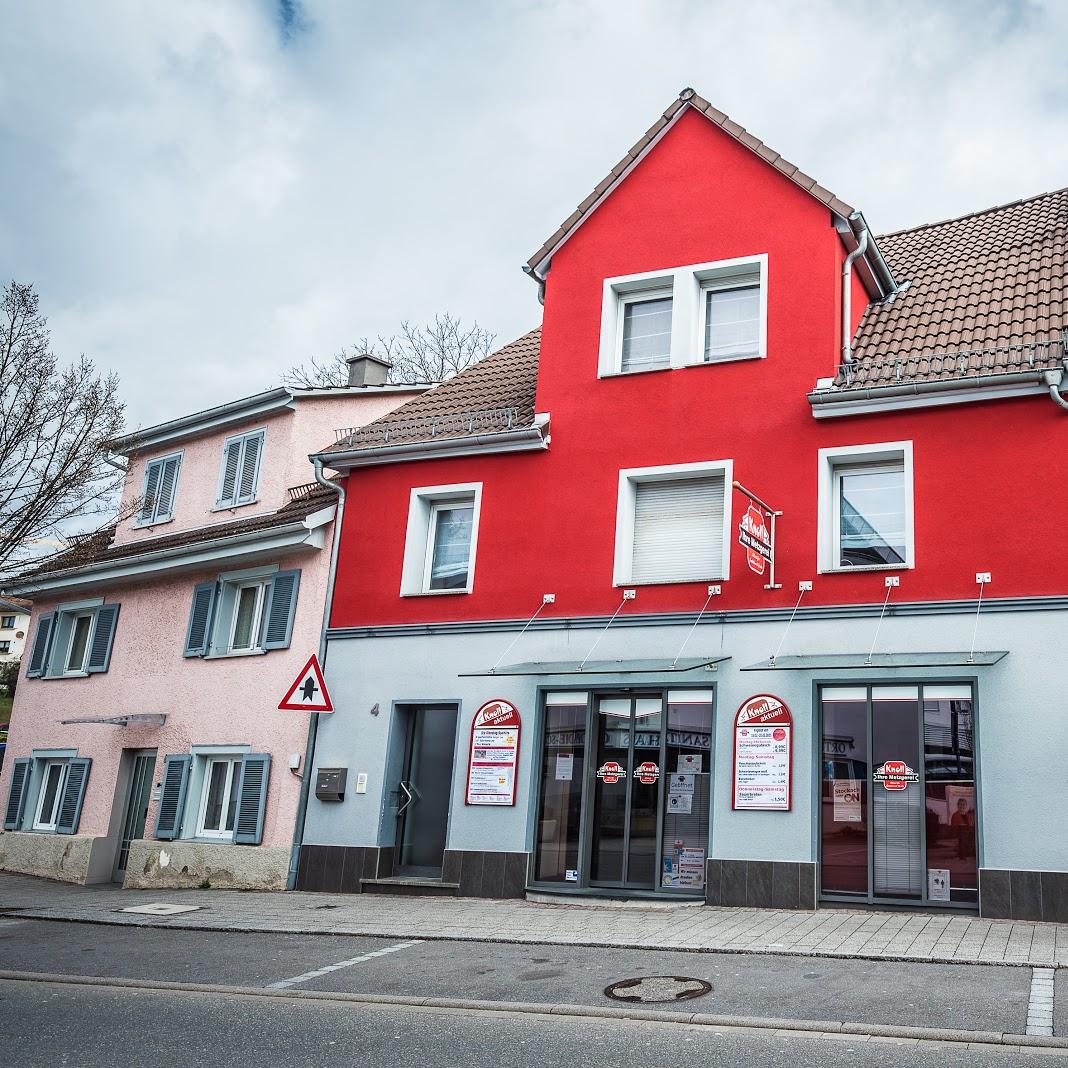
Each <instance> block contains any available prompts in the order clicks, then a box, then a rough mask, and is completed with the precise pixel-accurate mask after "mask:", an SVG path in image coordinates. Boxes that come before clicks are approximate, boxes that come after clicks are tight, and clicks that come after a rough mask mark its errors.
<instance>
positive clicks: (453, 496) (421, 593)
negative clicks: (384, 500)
mask: <svg viewBox="0 0 1068 1068" xmlns="http://www.w3.org/2000/svg"><path fill="white" fill-rule="evenodd" d="M458 503H468V504H471V505H472V516H471V552H470V555H469V557H468V566H467V585H466V586H462V587H459V588H457V589H454V590H432V589H430V579H429V575H430V564H429V560H430V557H431V556H432V554H433V543H432V542H431V540H430V539H431V535H432V533H433V524H434V506H435V505H442V504H458ZM481 511H482V483H481V482H459V483H456V484H454V485H451V486H419V487H416V488H415V489H413V490H412V492H411V496H410V498H409V502H408V528H407V532H406V534H405V538H404V563H403V566H402V568H401V588H400V595H401V596H402V597H441V596H451V595H455V594H465V593H470V592H471V591H472V590H473V589H474V585H475V556H476V553H477V549H478V525H479V516H480V513H481Z"/></svg>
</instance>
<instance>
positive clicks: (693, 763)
mask: <svg viewBox="0 0 1068 1068" xmlns="http://www.w3.org/2000/svg"><path fill="white" fill-rule="evenodd" d="M701 764H702V757H701V754H700V753H679V771H684V772H689V773H690V774H693V773H694V772H700V771H701Z"/></svg>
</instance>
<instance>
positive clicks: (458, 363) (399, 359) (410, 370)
mask: <svg viewBox="0 0 1068 1068" xmlns="http://www.w3.org/2000/svg"><path fill="white" fill-rule="evenodd" d="M496 336H497V335H496V334H491V333H490V332H489V331H488V330H484V329H483V328H482V327H481V326H479V325H478V323H474V324H472V325H471V326H464V325H463V324H462V323H461V322H460V320H459V319H457V318H456V317H455V316H452V315H450V314H449V313H448V312H444V313H442V314H440V315H435V316H434V321H433V322H431V323H427V324H426V325H425V326H415V325H414V324H412V323H410V322H407V321H405V322H403V323H401V326H400V332H399V333H398V334H393V335H391V336H390V337H385V336H384V335H382V334H379V335H378V337H377V338H376V339H375V340H374V341H371V340H370V339H369V338H366V337H362V338H360V339H359V340H358V341H357V342H356V343H355V344H354V345H353V346H352V349H351V350H350V351H346V350H345V349H342V350H341V351H340V352H338V353H336V354H335V355H334V356H332V357H331V358H329V359H326V360H319V359H317V358H315V357H314V356H313V357H312V358H311V359H310V360H309V361H308V362H307V363H304V364H301V365H300V366H299V367H292V368H290V369H289V370H288V371H287V372H286V373H285V374H284V375H283V376H282V381H283V383H284V384H285V385H287V386H293V387H296V388H298V389H299V388H302V387H303V388H311V389H316V388H320V389H321V388H325V387H331V386H343V385H345V384H346V383H347V382H348V364H347V363H346V360H348V359H350V358H351V357H353V356H359V355H361V354H362V353H368V354H370V355H372V356H377V357H379V359H383V360H388V361H389V362H390V363H391V364H392V365H393V366H392V367H391V369H390V372H389V380H390V381H391V382H444V381H445V379H447V378H452V376H453V375H455V374H458V373H459V372H460V371H462V370H464V368H465V367H470V366H471V364H473V363H477V362H478V361H479V360H482V359H484V358H485V357H486V356H488V355H489V354H490V351H491V349H492V348H493V341H494V338H496Z"/></svg>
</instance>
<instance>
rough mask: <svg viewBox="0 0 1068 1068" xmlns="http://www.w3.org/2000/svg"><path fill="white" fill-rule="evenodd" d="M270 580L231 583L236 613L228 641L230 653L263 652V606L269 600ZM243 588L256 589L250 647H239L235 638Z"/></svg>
mask: <svg viewBox="0 0 1068 1068" xmlns="http://www.w3.org/2000/svg"><path fill="white" fill-rule="evenodd" d="M270 581H271V580H270V579H254V580H253V581H251V582H235V583H231V585H232V586H233V587H234V614H233V618H232V619H231V620H230V636H229V638H228V639H227V642H226V652H227V654H228V655H230V656H242V655H245V654H247V653H255V652H262V648H261V642H262V638H263V635H262V633H261V632H262V629H263V606H264V604H265V602H266V600H267V587H268V586H269V585H270ZM242 590H255V591H256V602H255V605H254V606H253V609H252V630H251V631H250V633H249V637H250V639H251V644H250V645H249V646H248V648H242V649H237V648H235V647H234V639H235V638H236V637H237V616H238V607H239V605H240V601H241V591H242Z"/></svg>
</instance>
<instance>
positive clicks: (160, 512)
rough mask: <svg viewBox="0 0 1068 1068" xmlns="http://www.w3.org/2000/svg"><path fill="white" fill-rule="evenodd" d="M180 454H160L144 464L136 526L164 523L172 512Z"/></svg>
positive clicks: (176, 489) (176, 488) (176, 490)
mask: <svg viewBox="0 0 1068 1068" xmlns="http://www.w3.org/2000/svg"><path fill="white" fill-rule="evenodd" d="M181 466H182V454H181V453H180V452H179V453H175V454H174V455H173V456H161V457H159V458H158V459H155V460H149V462H148V463H147V464H146V466H145V484H144V488H143V490H142V493H141V507H140V509H139V510H138V513H137V525H138V526H146V527H147V526H150V525H151V524H153V523H165V522H166V521H167V520H168V519H170V518H171V517H172V515H173V513H174V498H175V495H176V494H177V492H178V472H179V470H180V469H181Z"/></svg>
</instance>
